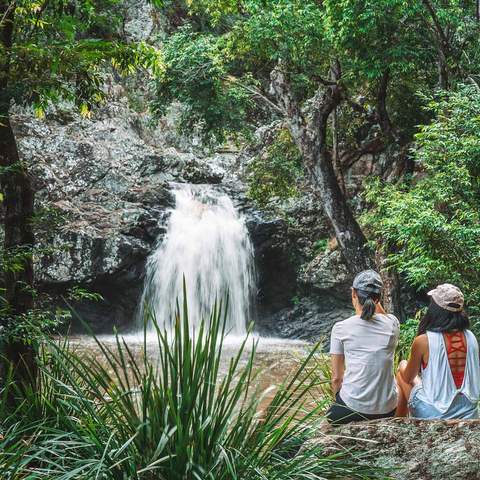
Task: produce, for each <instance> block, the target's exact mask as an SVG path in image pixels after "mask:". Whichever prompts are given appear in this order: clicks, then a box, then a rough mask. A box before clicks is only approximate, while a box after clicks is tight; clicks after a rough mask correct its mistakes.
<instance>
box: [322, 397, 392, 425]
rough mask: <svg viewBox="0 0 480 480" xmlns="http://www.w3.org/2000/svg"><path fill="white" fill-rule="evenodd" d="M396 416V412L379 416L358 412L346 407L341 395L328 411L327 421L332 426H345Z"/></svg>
mask: <svg viewBox="0 0 480 480" xmlns="http://www.w3.org/2000/svg"><path fill="white" fill-rule="evenodd" d="M394 416H395V410H393V411H392V412H390V413H382V414H379V415H369V414H367V413H360V412H356V411H355V410H352V409H351V408H349V407H347V406H346V405H345V402H344V401H343V400H342V398H341V397H340V394H339V393H337V395H336V396H335V403H332V405H330V408H329V409H328V411H327V420H328V421H329V422H330V423H331V424H332V425H344V424H346V423H350V422H364V421H365V420H377V419H379V418H391V417H394Z"/></svg>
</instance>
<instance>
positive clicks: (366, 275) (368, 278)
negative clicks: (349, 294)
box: [352, 270, 383, 294]
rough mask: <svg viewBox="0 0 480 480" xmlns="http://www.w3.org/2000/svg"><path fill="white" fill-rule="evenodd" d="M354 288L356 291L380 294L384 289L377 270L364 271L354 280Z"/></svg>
mask: <svg viewBox="0 0 480 480" xmlns="http://www.w3.org/2000/svg"><path fill="white" fill-rule="evenodd" d="M352 286H353V288H354V289H355V290H363V291H364V292H368V293H378V294H380V293H381V292H382V289H383V282H382V278H381V277H380V275H379V274H378V273H377V272H376V271H375V270H364V271H363V272H360V273H359V274H358V275H357V276H356V277H355V278H354V279H353V285H352Z"/></svg>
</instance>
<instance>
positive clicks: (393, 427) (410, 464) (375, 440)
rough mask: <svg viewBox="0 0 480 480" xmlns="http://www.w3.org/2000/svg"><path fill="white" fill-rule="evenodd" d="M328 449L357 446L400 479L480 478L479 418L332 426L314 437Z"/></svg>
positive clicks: (408, 420) (326, 451)
mask: <svg viewBox="0 0 480 480" xmlns="http://www.w3.org/2000/svg"><path fill="white" fill-rule="evenodd" d="M311 442H313V443H315V444H320V445H321V446H322V447H323V448H324V449H325V454H326V455H328V454H334V453H337V452H340V451H344V450H345V449H348V450H351V449H353V450H356V451H362V452H366V453H368V454H370V455H369V457H368V459H367V460H365V461H367V462H370V465H371V462H374V464H375V465H377V466H378V467H379V468H388V469H389V472H388V473H389V475H390V476H391V478H395V479H398V480H429V479H431V480H434V479H435V480H436V479H438V480H443V479H456V480H473V479H479V478H480V420H463V421H462V420H451V421H440V420H415V419H403V418H397V419H391V420H376V421H371V422H360V423H352V424H349V425H344V426H340V427H335V428H333V427H330V428H329V429H327V430H326V431H323V432H322V433H321V434H319V436H318V438H316V439H313V440H311Z"/></svg>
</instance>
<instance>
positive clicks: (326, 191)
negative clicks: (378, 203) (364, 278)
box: [301, 136, 373, 273]
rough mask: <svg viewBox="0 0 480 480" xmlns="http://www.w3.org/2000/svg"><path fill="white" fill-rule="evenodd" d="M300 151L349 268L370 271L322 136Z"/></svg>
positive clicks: (362, 237) (359, 233)
mask: <svg viewBox="0 0 480 480" xmlns="http://www.w3.org/2000/svg"><path fill="white" fill-rule="evenodd" d="M301 151H302V153H303V157H304V159H305V161H306V165H307V170H308V172H309V174H310V179H311V182H312V185H313V187H314V191H315V194H316V195H317V196H318V198H319V200H320V201H321V202H322V206H323V209H324V210H325V213H326V215H327V217H328V219H329V221H330V224H331V225H332V227H333V230H334V232H335V237H336V238H337V241H338V244H339V246H340V249H341V252H342V255H343V258H344V259H345V262H346V264H347V267H348V269H349V270H350V272H352V273H358V272H360V271H362V270H365V269H367V268H371V267H372V265H373V262H372V259H371V257H370V253H369V252H368V250H367V248H366V242H367V240H366V238H365V235H364V234H363V232H362V230H361V228H360V226H359V224H358V222H357V221H356V219H355V217H354V216H353V213H352V211H351V209H350V207H349V205H348V203H347V199H346V197H345V195H344V194H343V192H342V190H341V189H340V186H339V184H338V181H337V177H336V175H335V171H334V168H333V163H332V159H331V158H330V155H329V152H328V151H327V149H326V146H325V143H324V142H323V141H322V138H321V136H320V137H317V138H316V139H315V142H314V144H313V145H311V144H310V142H305V143H303V144H302V146H301Z"/></svg>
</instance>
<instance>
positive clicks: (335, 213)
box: [270, 62, 373, 273]
mask: <svg viewBox="0 0 480 480" xmlns="http://www.w3.org/2000/svg"><path fill="white" fill-rule="evenodd" d="M282 67H283V65H282V64H279V66H278V67H277V68H276V69H274V70H273V71H272V73H271V75H270V79H271V84H270V88H271V91H272V93H273V94H274V95H275V96H276V98H277V100H278V103H279V104H280V105H281V107H280V108H281V109H282V110H283V112H284V116H285V120H286V123H287V125H288V128H289V130H290V133H291V135H292V138H293V139H294V141H295V143H296V145H297V147H298V149H299V150H300V152H301V153H302V156H303V161H304V165H305V169H306V170H307V171H308V173H309V175H310V181H311V183H312V187H313V190H314V192H315V194H316V196H317V197H318V199H319V200H320V202H321V204H322V206H323V209H324V211H325V213H326V215H327V217H328V219H329V221H330V224H331V226H332V228H333V230H334V232H335V236H336V238H337V241H338V245H339V246H340V250H341V252H342V255H343V258H344V259H345V262H346V264H347V267H348V269H349V270H350V271H351V272H352V273H357V272H359V271H361V270H365V269H366V268H371V267H372V265H373V261H372V258H371V256H370V254H369V252H368V249H367V248H366V238H365V235H364V234H363V232H362V230H361V228H360V226H359V224H358V222H357V221H356V219H355V217H354V216H353V213H352V211H351V209H350V207H349V205H348V202H347V199H346V197H345V195H344V194H343V193H342V190H341V188H340V186H339V184H338V180H337V177H336V175H335V169H334V166H333V162H332V158H331V156H330V152H329V151H328V148H327V125H328V119H329V117H330V114H331V113H332V111H333V110H334V109H335V108H336V107H337V106H338V105H339V104H340V102H341V101H342V100H343V96H344V94H343V89H342V87H341V85H340V82H339V79H340V76H341V72H340V65H339V63H338V62H334V63H333V65H332V72H331V73H332V75H331V78H333V79H334V80H333V81H325V85H323V86H321V87H319V89H318V90H317V92H316V93H315V95H314V97H313V98H312V99H311V101H310V102H309V103H310V104H311V106H312V107H311V112H310V115H309V118H308V119H307V118H305V117H304V115H303V113H302V111H301V108H300V106H299V104H298V102H297V100H296V98H295V95H294V94H293V92H292V89H291V86H290V84H289V81H288V78H287V74H286V73H285V71H284V70H283V68H282Z"/></svg>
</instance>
